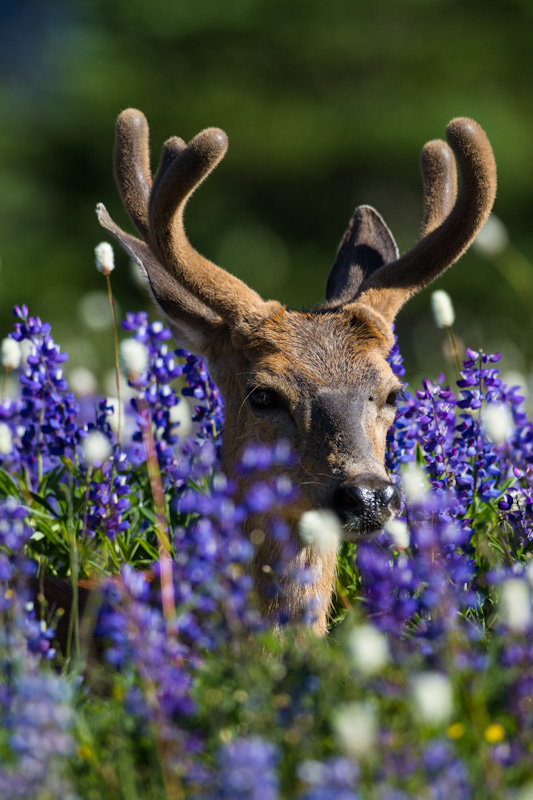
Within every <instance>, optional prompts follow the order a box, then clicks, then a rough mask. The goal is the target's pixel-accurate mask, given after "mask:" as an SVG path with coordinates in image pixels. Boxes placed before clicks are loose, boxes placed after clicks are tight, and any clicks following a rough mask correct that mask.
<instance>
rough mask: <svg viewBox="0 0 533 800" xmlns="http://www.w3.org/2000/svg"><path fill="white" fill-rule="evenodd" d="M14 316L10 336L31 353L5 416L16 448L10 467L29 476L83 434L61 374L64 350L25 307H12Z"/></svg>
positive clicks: (69, 453)
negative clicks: (24, 343) (12, 406)
mask: <svg viewBox="0 0 533 800" xmlns="http://www.w3.org/2000/svg"><path fill="white" fill-rule="evenodd" d="M14 314H15V316H16V317H17V319H18V320H19V322H17V323H16V324H15V331H14V333H12V334H10V335H11V337H12V338H13V339H15V340H16V341H17V342H22V341H28V342H29V343H30V344H31V351H30V354H29V355H28V357H27V360H26V367H25V369H23V370H21V372H20V375H19V381H20V384H21V386H22V394H21V397H20V399H19V400H18V401H17V402H16V404H15V406H16V408H15V410H14V413H12V414H11V415H10V423H11V427H12V430H13V433H14V434H15V437H14V442H15V447H16V459H15V461H14V462H13V466H14V467H15V468H16V469H19V468H20V467H23V468H25V469H26V470H27V471H28V472H29V474H30V475H31V476H32V478H33V480H35V479H36V478H37V477H38V476H39V474H42V473H43V472H45V471H47V470H48V469H50V468H53V467H55V466H58V465H59V464H60V461H59V459H60V458H61V457H64V456H66V457H67V458H70V459H72V458H73V457H74V453H75V450H76V447H77V445H78V444H79V442H80V441H81V439H82V438H83V436H84V433H83V431H82V430H80V428H79V426H78V422H77V417H78V412H79V407H78V404H77V403H76V402H75V399H74V395H73V394H72V393H70V392H68V391H67V390H68V386H67V382H66V380H65V378H64V377H63V367H62V365H63V363H64V362H65V361H66V360H67V355H66V353H61V352H60V349H59V347H58V346H57V345H56V344H55V342H54V340H53V339H52V337H51V335H50V326H49V325H48V324H47V323H42V322H41V320H40V319H39V318H38V317H30V316H29V314H28V309H27V308H26V306H22V307H19V306H16V307H15V309H14ZM4 414H5V405H4Z"/></svg>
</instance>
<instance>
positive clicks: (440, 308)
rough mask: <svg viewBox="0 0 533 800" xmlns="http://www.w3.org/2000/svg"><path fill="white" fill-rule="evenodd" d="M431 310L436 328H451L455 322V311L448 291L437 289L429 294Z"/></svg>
mask: <svg viewBox="0 0 533 800" xmlns="http://www.w3.org/2000/svg"><path fill="white" fill-rule="evenodd" d="M431 310H432V311H433V319H434V320H435V325H436V326H437V328H451V326H452V325H453V323H454V322H455V311H454V310H453V305H452V299H451V297H450V295H449V294H448V292H444V291H443V290H442V289H439V290H438V291H436V292H433V293H432V295H431Z"/></svg>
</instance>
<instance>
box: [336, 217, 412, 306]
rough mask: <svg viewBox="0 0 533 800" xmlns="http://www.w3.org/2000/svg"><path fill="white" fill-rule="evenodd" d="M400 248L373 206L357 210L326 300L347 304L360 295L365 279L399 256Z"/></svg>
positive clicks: (338, 259)
mask: <svg viewBox="0 0 533 800" xmlns="http://www.w3.org/2000/svg"><path fill="white" fill-rule="evenodd" d="M398 255H399V253H398V247H397V245H396V242H395V241H394V237H393V235H392V233H391V232H390V230H389V229H388V227H387V225H386V224H385V222H384V221H383V218H382V217H381V216H380V214H378V212H377V211H376V210H375V209H374V208H372V207H371V206H359V208H356V209H355V212H354V215H353V217H352V218H351V220H350V223H349V225H348V228H347V230H346V233H345V234H344V236H343V238H342V241H341V243H340V245H339V249H338V250H337V257H336V259H335V263H334V264H333V267H332V268H331V272H330V273H329V277H328V281H327V284H326V303H327V304H328V305H344V304H345V303H350V302H352V301H353V300H355V298H356V297H357V294H358V293H359V289H360V288H361V286H362V284H363V283H364V281H365V280H366V279H367V278H368V277H369V275H371V274H372V273H373V272H375V271H376V270H377V269H379V268H380V267H382V266H383V265H384V264H389V263H390V262H391V261H396V259H397V258H398Z"/></svg>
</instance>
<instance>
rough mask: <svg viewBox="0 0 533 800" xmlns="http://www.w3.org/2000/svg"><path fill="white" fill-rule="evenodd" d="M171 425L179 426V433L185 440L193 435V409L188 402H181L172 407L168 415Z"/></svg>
mask: <svg viewBox="0 0 533 800" xmlns="http://www.w3.org/2000/svg"><path fill="white" fill-rule="evenodd" d="M168 418H169V421H170V424H171V425H179V430H178V433H179V435H180V436H181V437H182V438H183V437H185V436H190V434H191V433H192V416H191V409H190V407H189V404H188V403H187V401H186V400H183V399H182V400H180V402H179V403H176V405H175V406H171V407H170V409H169V413H168Z"/></svg>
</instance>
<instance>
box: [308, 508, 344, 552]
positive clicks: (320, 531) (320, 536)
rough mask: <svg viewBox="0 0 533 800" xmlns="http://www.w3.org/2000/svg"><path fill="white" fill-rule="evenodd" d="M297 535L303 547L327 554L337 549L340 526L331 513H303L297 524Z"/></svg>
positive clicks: (334, 515)
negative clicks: (313, 548)
mask: <svg viewBox="0 0 533 800" xmlns="http://www.w3.org/2000/svg"><path fill="white" fill-rule="evenodd" d="M298 533H299V534H300V539H301V540H302V542H303V543H304V544H305V545H308V546H313V547H316V548H317V550H319V551H320V552H321V553H329V552H331V550H334V549H335V548H336V547H337V544H338V541H339V537H340V533H341V525H340V522H339V520H338V519H337V516H336V514H334V513H333V511H315V510H313V511H305V512H304V513H303V514H302V516H301V517H300V520H299V522H298Z"/></svg>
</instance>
